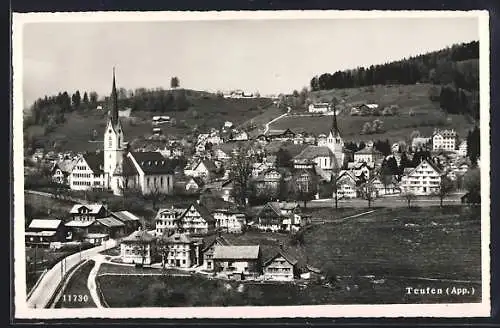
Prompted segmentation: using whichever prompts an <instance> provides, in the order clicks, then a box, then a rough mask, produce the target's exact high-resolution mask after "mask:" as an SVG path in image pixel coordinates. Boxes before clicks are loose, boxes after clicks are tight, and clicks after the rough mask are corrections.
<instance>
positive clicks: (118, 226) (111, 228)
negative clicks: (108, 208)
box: [97, 216, 127, 238]
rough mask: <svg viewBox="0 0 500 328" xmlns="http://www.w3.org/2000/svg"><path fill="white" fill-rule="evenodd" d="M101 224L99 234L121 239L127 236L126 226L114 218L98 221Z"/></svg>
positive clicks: (109, 217)
mask: <svg viewBox="0 0 500 328" xmlns="http://www.w3.org/2000/svg"><path fill="white" fill-rule="evenodd" d="M97 222H99V223H100V226H102V228H101V227H99V229H98V233H102V234H105V235H108V236H109V237H110V238H120V237H122V236H124V235H125V234H126V232H127V231H126V225H125V223H123V222H122V221H120V220H118V219H116V218H115V217H113V216H107V217H104V218H100V219H97Z"/></svg>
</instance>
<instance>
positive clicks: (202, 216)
mask: <svg viewBox="0 0 500 328" xmlns="http://www.w3.org/2000/svg"><path fill="white" fill-rule="evenodd" d="M155 224H156V229H155V234H156V235H157V236H158V235H162V234H164V232H165V231H166V230H174V231H178V230H179V229H180V230H181V231H182V232H185V233H190V234H200V235H202V234H208V233H209V232H211V231H214V230H215V219H214V218H213V216H212V215H211V214H210V212H209V211H208V209H207V208H206V207H204V206H203V205H201V204H198V203H193V204H191V205H190V206H188V207H187V208H174V207H172V208H170V209H159V210H158V212H157V214H156V217H155Z"/></svg>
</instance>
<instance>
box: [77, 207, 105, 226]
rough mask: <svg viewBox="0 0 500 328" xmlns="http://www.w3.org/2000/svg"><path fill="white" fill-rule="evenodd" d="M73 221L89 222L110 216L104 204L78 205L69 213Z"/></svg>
mask: <svg viewBox="0 0 500 328" xmlns="http://www.w3.org/2000/svg"><path fill="white" fill-rule="evenodd" d="M69 214H70V216H71V220H74V221H81V222H89V221H94V220H97V219H100V218H103V217H105V216H107V215H108V213H107V210H106V208H105V207H104V205H102V204H77V205H73V207H72V208H71V210H70V211H69Z"/></svg>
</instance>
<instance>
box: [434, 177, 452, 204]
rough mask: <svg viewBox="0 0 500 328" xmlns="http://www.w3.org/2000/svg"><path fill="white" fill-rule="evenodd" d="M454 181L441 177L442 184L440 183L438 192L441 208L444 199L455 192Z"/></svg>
mask: <svg viewBox="0 0 500 328" xmlns="http://www.w3.org/2000/svg"><path fill="white" fill-rule="evenodd" d="M453 187H454V186H453V181H451V180H450V178H448V177H447V176H442V177H441V182H440V183H439V189H438V191H437V192H436V196H437V197H439V206H440V207H443V200H444V198H445V197H446V196H447V195H449V194H450V193H451V191H452V190H453Z"/></svg>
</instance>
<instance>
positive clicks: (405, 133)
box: [270, 84, 473, 142]
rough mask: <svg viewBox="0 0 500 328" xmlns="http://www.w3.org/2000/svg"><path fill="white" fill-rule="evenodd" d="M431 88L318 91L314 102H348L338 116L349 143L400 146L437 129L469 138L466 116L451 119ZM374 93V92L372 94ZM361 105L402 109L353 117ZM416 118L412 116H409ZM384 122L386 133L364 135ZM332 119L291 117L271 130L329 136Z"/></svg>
mask: <svg viewBox="0 0 500 328" xmlns="http://www.w3.org/2000/svg"><path fill="white" fill-rule="evenodd" d="M430 87H431V85H429V84H415V85H406V86H373V89H370V88H369V87H364V88H355V89H341V90H328V91H318V92H313V93H312V98H313V99H316V100H318V99H321V98H325V99H331V97H332V96H336V97H337V98H338V99H343V100H344V101H345V103H344V105H343V106H341V108H343V110H342V111H341V113H340V114H339V116H338V124H339V129H340V132H341V134H342V135H343V137H344V138H345V139H346V140H355V141H360V140H366V139H389V140H390V141H393V142H396V141H399V140H406V139H407V138H408V137H409V136H410V134H411V132H412V131H414V130H418V131H420V133H421V134H422V135H430V134H431V133H432V131H433V130H434V128H453V129H455V130H456V131H457V132H458V134H459V136H460V137H461V138H464V137H465V136H466V135H467V131H468V129H469V128H471V127H472V125H473V124H472V122H469V121H468V120H467V118H466V117H464V116H462V115H448V114H446V113H444V112H443V111H442V110H441V109H440V108H439V104H438V103H433V102H431V101H430V99H429V96H428V92H429V89H430ZM371 90H373V91H371ZM360 103H376V104H379V106H380V108H384V107H386V106H390V105H393V104H394V105H398V106H399V115H397V116H363V117H361V116H351V115H350V108H351V107H352V106H355V105H356V104H360ZM410 111H411V112H413V113H414V114H415V115H414V116H411V115H410V114H409V113H410ZM374 119H380V120H382V121H383V122H384V123H383V125H384V129H385V131H384V132H383V133H377V134H370V135H361V134H360V132H361V130H362V127H363V124H364V123H365V122H373V120H374ZM331 122H332V118H331V117H330V116H327V117H326V118H325V117H324V116H305V117H304V116H293V115H290V116H287V117H284V118H282V119H280V120H278V121H276V122H274V123H273V124H271V126H270V130H271V131H272V130H284V129H287V128H289V129H291V130H292V131H294V132H301V131H306V132H313V131H310V129H311V127H314V132H317V133H320V132H323V133H326V132H328V131H329V128H330V127H331Z"/></svg>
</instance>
